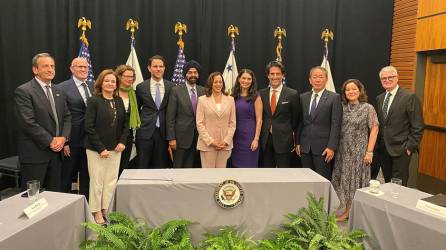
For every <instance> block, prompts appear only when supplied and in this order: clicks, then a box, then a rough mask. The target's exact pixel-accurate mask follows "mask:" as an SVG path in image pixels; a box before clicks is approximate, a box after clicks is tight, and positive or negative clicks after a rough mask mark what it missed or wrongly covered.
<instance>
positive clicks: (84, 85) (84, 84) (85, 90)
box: [81, 82, 91, 105]
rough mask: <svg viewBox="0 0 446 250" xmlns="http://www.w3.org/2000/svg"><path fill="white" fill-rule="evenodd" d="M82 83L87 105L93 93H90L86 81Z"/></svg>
mask: <svg viewBox="0 0 446 250" xmlns="http://www.w3.org/2000/svg"><path fill="white" fill-rule="evenodd" d="M81 85H82V88H84V95H85V98H84V102H85V105H87V99H88V97H91V95H90V92H88V87H87V84H86V83H85V82H83V83H82V84H81Z"/></svg>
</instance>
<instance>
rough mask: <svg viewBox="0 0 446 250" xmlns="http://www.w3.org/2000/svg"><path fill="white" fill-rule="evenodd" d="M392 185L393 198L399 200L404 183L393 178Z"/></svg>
mask: <svg viewBox="0 0 446 250" xmlns="http://www.w3.org/2000/svg"><path fill="white" fill-rule="evenodd" d="M390 183H391V190H390V192H391V193H392V197H393V198H398V196H399V194H400V191H401V185H402V184H403V181H402V180H401V179H399V178H392V179H391V180H390Z"/></svg>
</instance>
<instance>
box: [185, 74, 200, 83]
mask: <svg viewBox="0 0 446 250" xmlns="http://www.w3.org/2000/svg"><path fill="white" fill-rule="evenodd" d="M186 80H187V82H189V83H190V84H196V83H197V82H198V77H195V76H191V77H189V78H186Z"/></svg>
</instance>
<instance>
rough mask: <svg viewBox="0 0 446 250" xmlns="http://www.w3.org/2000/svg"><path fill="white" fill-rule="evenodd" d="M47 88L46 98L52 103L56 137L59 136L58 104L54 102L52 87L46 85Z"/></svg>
mask: <svg viewBox="0 0 446 250" xmlns="http://www.w3.org/2000/svg"><path fill="white" fill-rule="evenodd" d="M45 88H46V97H47V98H48V101H49V102H50V106H51V111H52V112H53V116H54V119H55V121H56V136H59V119H58V118H57V111H56V103H55V102H54V98H53V94H52V93H51V87H50V85H45Z"/></svg>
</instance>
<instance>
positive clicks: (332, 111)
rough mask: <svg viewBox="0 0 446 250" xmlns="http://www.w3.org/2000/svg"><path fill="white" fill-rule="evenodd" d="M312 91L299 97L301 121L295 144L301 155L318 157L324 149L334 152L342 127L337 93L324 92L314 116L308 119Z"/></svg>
mask: <svg viewBox="0 0 446 250" xmlns="http://www.w3.org/2000/svg"><path fill="white" fill-rule="evenodd" d="M312 94H313V92H312V91H309V92H305V93H303V94H301V95H300V102H301V104H302V114H303V115H302V121H301V123H300V125H299V129H298V132H297V134H296V144H298V145H300V151H301V152H302V153H309V152H310V149H311V152H312V153H313V154H317V155H320V154H322V153H323V152H324V150H325V149H326V148H330V149H332V150H334V151H336V149H337V147H338V143H339V137H340V133H341V125H342V104H341V97H340V95H339V94H337V93H333V92H331V91H329V90H327V89H326V90H324V92H323V93H322V96H321V97H320V99H319V103H318V105H317V108H316V111H315V114H314V115H313V116H312V117H310V115H309V109H310V102H311V95H312Z"/></svg>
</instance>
